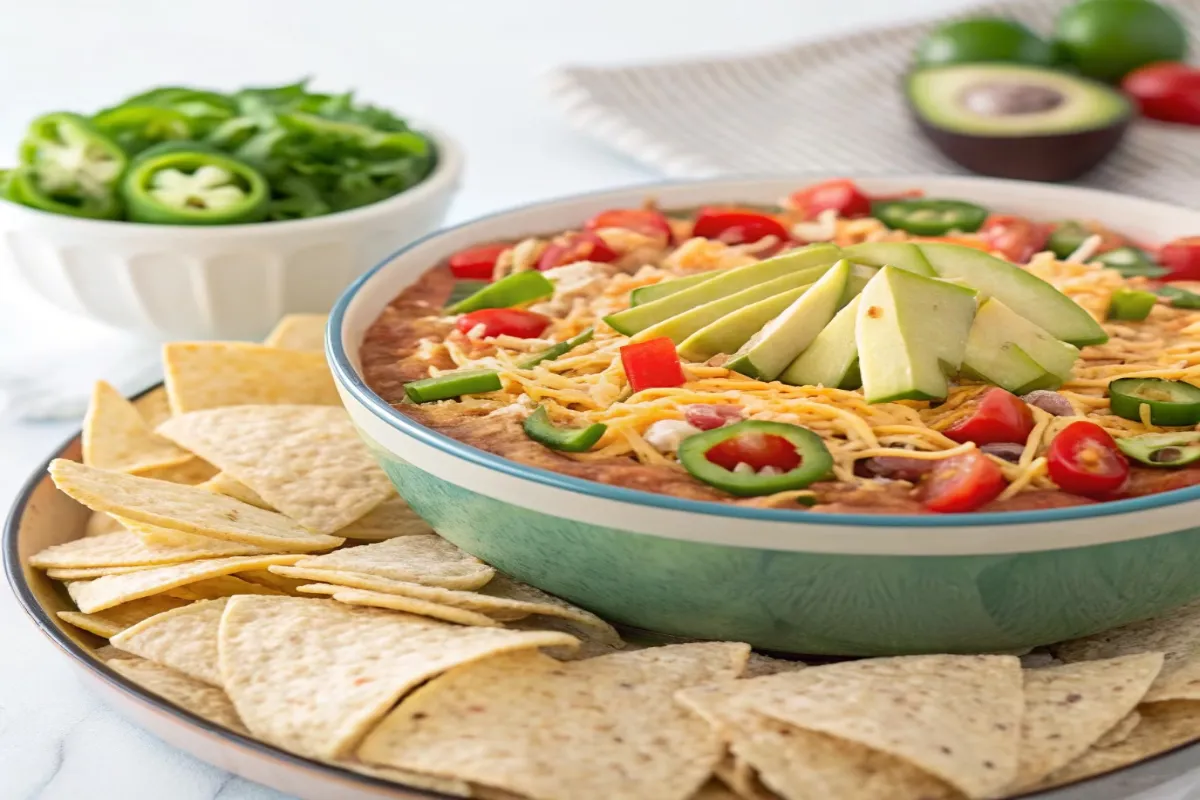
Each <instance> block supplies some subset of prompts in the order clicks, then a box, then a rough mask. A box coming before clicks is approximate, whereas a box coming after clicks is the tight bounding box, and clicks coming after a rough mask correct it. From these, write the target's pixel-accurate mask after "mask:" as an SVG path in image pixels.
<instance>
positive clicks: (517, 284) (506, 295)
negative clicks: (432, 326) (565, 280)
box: [446, 270, 554, 314]
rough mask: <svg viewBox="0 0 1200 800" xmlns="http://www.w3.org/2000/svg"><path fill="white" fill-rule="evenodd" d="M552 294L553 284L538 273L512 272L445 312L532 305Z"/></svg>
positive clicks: (532, 271)
mask: <svg viewBox="0 0 1200 800" xmlns="http://www.w3.org/2000/svg"><path fill="white" fill-rule="evenodd" d="M552 294H554V284H553V283H551V282H550V279H549V278H547V277H546V276H545V275H543V274H542V273H540V272H537V271H535V270H529V271H528V272H514V273H513V274H512V275H508V276H505V277H503V278H501V279H500V280H498V281H496V282H495V283H489V284H488V285H487V286H484V287H483V288H482V289H480V290H479V291H478V292H476V293H475V294H473V295H471V296H470V297H467V298H465V299H463V300H460V301H458V302H457V303H455V304H454V305H452V306H450V307H449V308H447V309H446V310H447V311H448V312H449V313H451V314H466V313H467V312H469V311H478V310H479V309H481V308H512V307H513V306H519V305H523V304H525V303H532V302H533V301H534V300H541V299H542V298H543V297H549V296H550V295H552Z"/></svg>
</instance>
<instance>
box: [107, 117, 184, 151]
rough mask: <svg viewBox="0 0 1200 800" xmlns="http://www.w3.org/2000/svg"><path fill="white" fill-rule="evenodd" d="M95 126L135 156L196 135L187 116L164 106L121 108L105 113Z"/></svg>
mask: <svg viewBox="0 0 1200 800" xmlns="http://www.w3.org/2000/svg"><path fill="white" fill-rule="evenodd" d="M92 122H93V123H94V124H95V126H96V127H97V128H98V129H99V130H101V131H103V132H104V133H106V134H108V135H109V136H111V137H112V139H113V141H115V142H116V143H117V144H119V145H121V147H123V148H124V149H125V150H126V152H129V153H131V154H136V153H140V152H142V151H144V150H145V149H147V148H148V147H151V146H153V145H155V144H158V143H159V142H167V141H178V140H181V139H190V138H192V137H193V136H194V135H195V134H196V131H195V130H193V124H192V120H191V119H190V118H189V117H188V116H187V115H186V114H184V113H183V112H181V111H176V110H175V109H172V108H166V107H163V106H118V107H116V108H110V109H108V110H106V111H101V112H100V113H99V114H97V115H96V116H94V117H92Z"/></svg>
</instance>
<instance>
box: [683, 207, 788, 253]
mask: <svg viewBox="0 0 1200 800" xmlns="http://www.w3.org/2000/svg"><path fill="white" fill-rule="evenodd" d="M692 235H694V236H703V237H704V238H705V239H717V240H718V241H722V242H724V243H725V244H752V243H753V242H757V241H758V240H759V239H765V238H766V237H768V236H774V237H775V238H777V239H779V240H780V241H783V240H785V239H787V238H788V231H787V228H785V227H783V223H782V222H780V221H779V220H777V219H775V217H773V216H771V215H770V214H762V213H759V212H757V211H748V210H746V209H741V208H717V207H708V208H702V209H700V213H699V214H697V215H696V223H695V224H694V225H693V226H692Z"/></svg>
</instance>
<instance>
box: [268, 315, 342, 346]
mask: <svg viewBox="0 0 1200 800" xmlns="http://www.w3.org/2000/svg"><path fill="white" fill-rule="evenodd" d="M328 324H329V315H328V314H288V315H287V316H285V317H284V318H283V319H281V320H279V322H278V323H276V325H275V328H274V329H273V330H272V331H271V332H270V333H269V334H267V338H266V339H265V340H264V341H263V344H265V345H266V346H267V347H282V348H283V349H284V350H316V351H317V352H324V350H325V326H326V325H328Z"/></svg>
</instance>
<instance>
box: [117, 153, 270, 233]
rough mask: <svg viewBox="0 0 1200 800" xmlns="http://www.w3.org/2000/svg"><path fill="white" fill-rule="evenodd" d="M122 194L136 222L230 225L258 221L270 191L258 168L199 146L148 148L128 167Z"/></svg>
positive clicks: (262, 213)
mask: <svg viewBox="0 0 1200 800" xmlns="http://www.w3.org/2000/svg"><path fill="white" fill-rule="evenodd" d="M121 195H122V197H123V198H124V200H125V204H126V206H127V208H128V211H129V218H130V219H131V220H133V221H135V222H151V223H156V224H159V225H230V224H236V223H240V222H258V221H259V220H261V219H263V217H265V216H266V213H267V204H268V202H269V200H270V190H269V189H268V187H267V181H266V179H265V178H263V176H262V175H260V174H259V172H258V170H256V169H254V168H253V167H251V166H249V165H248V164H243V163H242V162H241V161H238V160H236V159H233V158H230V157H229V156H225V155H221V154H218V153H214V152H210V151H207V150H200V149H183V148H182V147H179V148H176V147H169V146H168V147H165V148H162V149H158V150H155V151H154V152H153V153H151V152H150V151H147V153H146V154H144V155H143V157H142V158H139V159H138V160H137V161H135V162H134V164H133V166H132V167H130V169H129V173H128V174H127V175H126V176H125V179H124V180H123V181H122V183H121Z"/></svg>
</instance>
